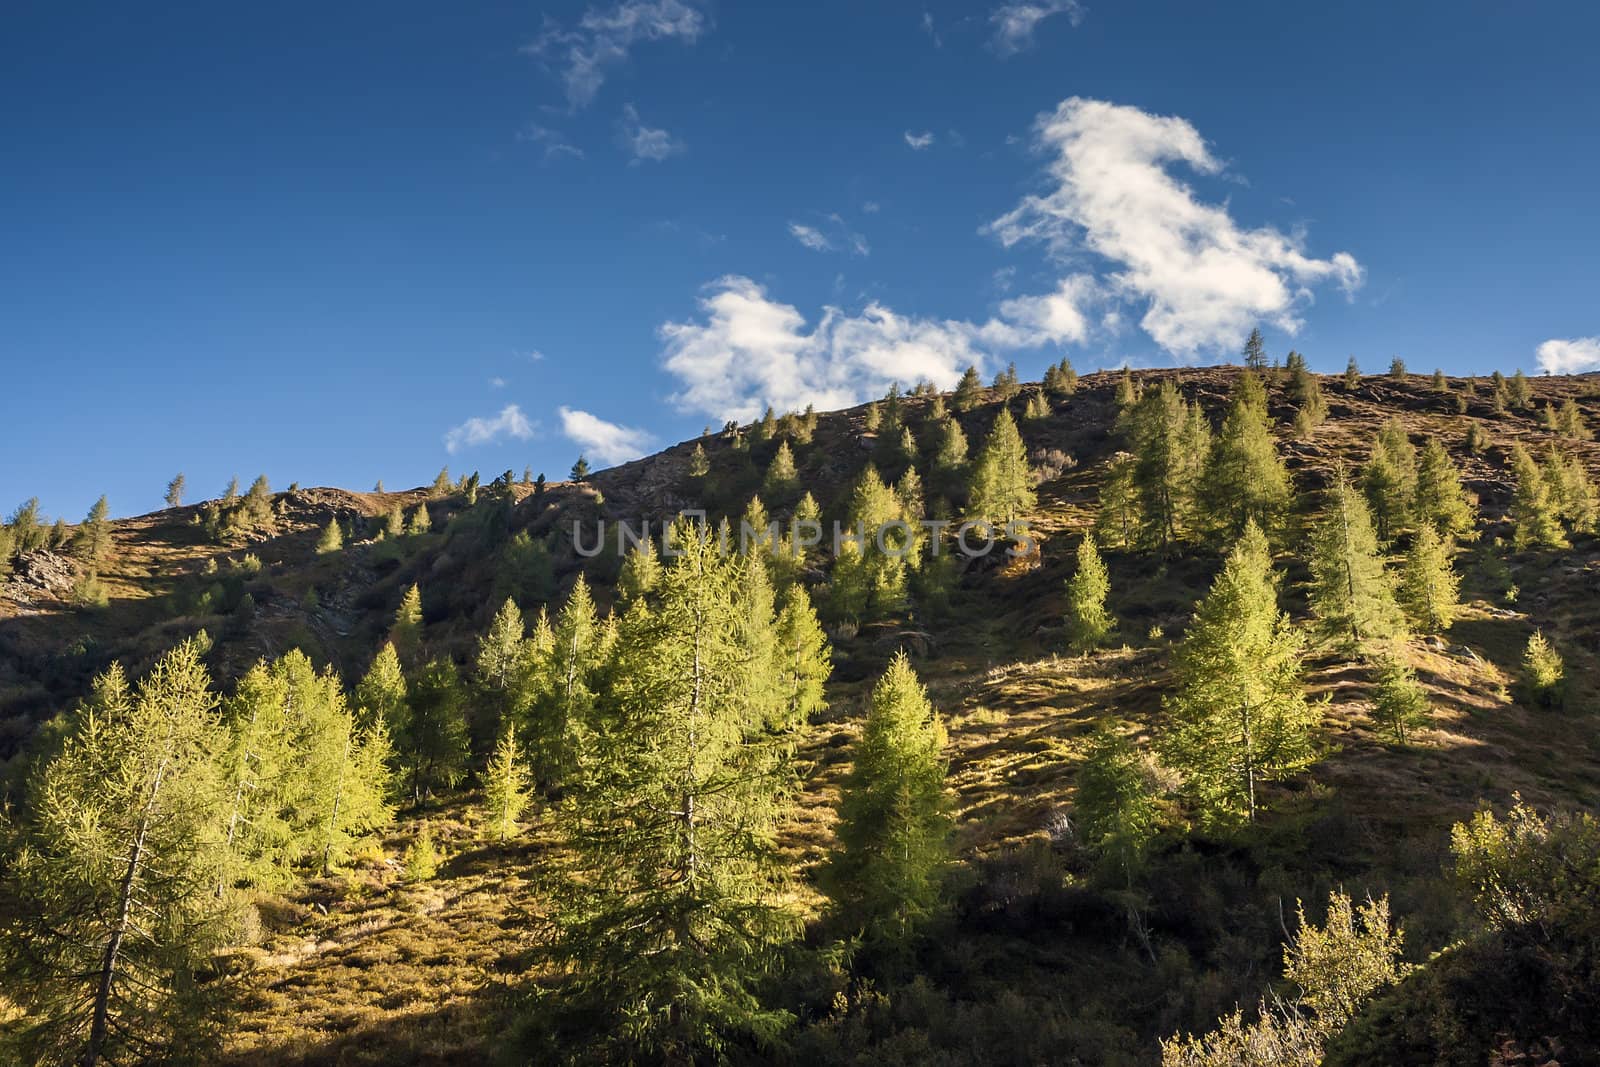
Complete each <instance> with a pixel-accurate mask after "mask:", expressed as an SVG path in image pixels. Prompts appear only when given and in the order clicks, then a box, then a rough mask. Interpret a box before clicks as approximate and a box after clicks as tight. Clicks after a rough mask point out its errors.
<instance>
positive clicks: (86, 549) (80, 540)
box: [72, 495, 111, 567]
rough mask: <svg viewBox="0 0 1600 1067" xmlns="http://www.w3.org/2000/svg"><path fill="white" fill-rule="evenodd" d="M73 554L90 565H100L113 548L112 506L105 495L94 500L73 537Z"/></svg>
mask: <svg viewBox="0 0 1600 1067" xmlns="http://www.w3.org/2000/svg"><path fill="white" fill-rule="evenodd" d="M72 550H73V554H74V555H76V556H77V557H78V558H79V559H81V560H83V561H84V562H85V563H87V564H89V566H90V567H99V566H100V564H101V563H102V562H103V561H104V560H105V557H106V553H107V552H109V551H110V550H111V506H110V505H109V504H107V503H106V498H105V496H104V495H102V496H101V497H100V499H99V500H96V501H95V502H94V507H92V508H90V509H89V514H88V516H87V517H86V518H85V519H84V520H83V522H82V524H81V525H79V527H78V530H77V533H76V534H74V535H73V538H72Z"/></svg>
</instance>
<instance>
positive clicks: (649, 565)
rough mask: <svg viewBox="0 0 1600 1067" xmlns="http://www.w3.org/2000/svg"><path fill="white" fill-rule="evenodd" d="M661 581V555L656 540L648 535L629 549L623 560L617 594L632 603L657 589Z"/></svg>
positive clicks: (618, 577) (618, 578)
mask: <svg viewBox="0 0 1600 1067" xmlns="http://www.w3.org/2000/svg"><path fill="white" fill-rule="evenodd" d="M660 581H661V557H660V556H659V555H657V554H656V545H655V542H654V541H652V540H651V539H650V538H648V537H646V538H645V539H644V540H643V541H640V542H639V543H638V544H636V545H634V546H633V547H632V548H631V549H629V550H628V555H627V558H626V559H624V560H623V561H622V572H621V573H620V574H619V575H618V576H617V595H618V596H619V597H621V598H622V599H623V600H624V601H626V602H629V603H632V602H633V601H636V600H643V599H644V598H645V597H647V596H649V595H650V594H651V593H652V592H654V591H655V588H656V585H657V584H658V583H659V582H660Z"/></svg>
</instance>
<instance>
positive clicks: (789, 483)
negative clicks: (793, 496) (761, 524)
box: [761, 441, 800, 503]
mask: <svg viewBox="0 0 1600 1067" xmlns="http://www.w3.org/2000/svg"><path fill="white" fill-rule="evenodd" d="M799 486H800V472H799V471H797V470H796V469H795V465H794V450H793V449H791V448H790V447H789V442H788V441H780V442H778V451H777V452H775V453H774V454H773V456H772V464H771V466H769V467H768V468H767V476H766V478H765V479H764V480H763V481H762V485H761V488H762V492H764V493H766V494H767V495H768V496H769V497H771V498H772V499H773V500H774V501H775V502H777V503H783V502H785V498H786V497H787V495H788V494H789V493H792V492H794V491H795V490H796V489H798V488H799Z"/></svg>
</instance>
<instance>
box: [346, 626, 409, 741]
mask: <svg viewBox="0 0 1600 1067" xmlns="http://www.w3.org/2000/svg"><path fill="white" fill-rule="evenodd" d="M356 708H357V714H358V722H359V724H360V726H361V728H362V729H370V728H371V727H372V726H373V724H375V723H382V724H384V727H385V729H386V730H389V731H392V730H394V729H395V728H396V726H398V725H399V724H400V723H402V722H404V721H405V716H406V676H405V672H404V671H403V670H402V669H401V667H400V656H399V654H398V653H396V652H395V650H394V645H392V644H390V643H389V642H387V641H385V642H384V643H383V646H382V647H381V648H379V649H378V654H377V655H376V656H374V657H373V658H372V666H371V667H369V668H368V669H367V673H366V675H365V676H364V677H362V679H361V681H360V683H359V684H358V685H357V686H356Z"/></svg>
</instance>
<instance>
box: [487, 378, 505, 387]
mask: <svg viewBox="0 0 1600 1067" xmlns="http://www.w3.org/2000/svg"><path fill="white" fill-rule="evenodd" d="M508 384H509V383H508V382H507V381H506V380H505V379H504V378H490V379H489V388H490V389H504V388H505V387H506V386H507V385H508Z"/></svg>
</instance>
